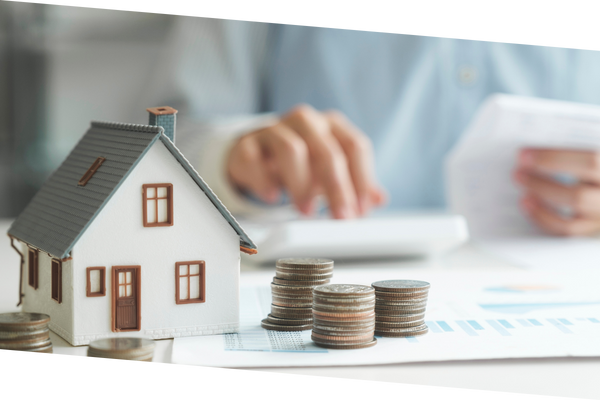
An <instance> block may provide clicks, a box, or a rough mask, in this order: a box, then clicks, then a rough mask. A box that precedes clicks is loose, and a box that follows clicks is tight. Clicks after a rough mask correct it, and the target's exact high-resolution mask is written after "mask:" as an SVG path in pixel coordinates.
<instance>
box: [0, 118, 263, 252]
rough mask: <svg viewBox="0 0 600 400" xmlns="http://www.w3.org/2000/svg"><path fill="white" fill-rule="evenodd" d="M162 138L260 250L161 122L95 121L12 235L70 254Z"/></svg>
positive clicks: (243, 242) (244, 242)
mask: <svg viewBox="0 0 600 400" xmlns="http://www.w3.org/2000/svg"><path fill="white" fill-rule="evenodd" d="M157 140H161V141H162V142H163V143H164V144H165V146H166V147H167V149H169V151H170V152H171V154H173V156H174V157H175V159H177V161H178V162H179V163H180V164H181V166H182V167H183V168H184V169H185V170H186V171H187V173H188V174H189V175H190V176H191V178H192V179H193V180H194V181H195V182H196V184H198V186H199V187H200V189H201V190H202V191H203V192H204V193H205V194H206V196H207V197H208V198H209V199H210V201H211V202H212V204H213V205H214V206H215V207H216V208H217V210H219V212H220V213H221V215H223V217H224V218H225V219H226V220H227V222H228V223H229V224H230V225H231V227H232V228H233V229H234V230H235V231H236V233H237V234H238V236H239V237H240V246H242V247H245V248H248V249H256V245H255V244H254V243H253V242H252V240H251V239H250V238H249V237H248V235H246V233H245V232H244V230H243V229H242V227H241V226H240V225H239V224H238V223H237V221H236V220H235V218H234V217H233V216H232V215H231V213H230V212H229V211H228V210H227V208H225V206H224V205H223V203H221V201H220V200H219V199H218V198H217V196H216V195H215V194H214V193H213V191H212V190H211V189H210V188H209V187H208V185H207V184H206V183H205V182H204V181H203V180H202V178H201V177H200V176H199V175H198V173H197V172H196V170H195V169H194V168H193V167H192V166H191V165H190V163H189V162H188V161H187V160H186V158H185V157H184V156H183V155H182V154H181V152H180V151H179V150H178V149H177V147H175V145H174V144H173V142H171V140H170V139H169V138H168V137H167V136H165V135H164V130H163V128H162V127H160V126H149V125H135V124H120V123H113V122H95V121H94V122H92V124H91V126H90V129H89V130H88V131H87V132H86V134H85V135H84V136H83V138H81V140H80V141H79V143H77V145H76V146H75V148H74V149H73V151H72V152H71V154H69V156H68V157H67V159H66V160H65V161H64V162H63V163H62V164H61V166H60V167H59V168H58V169H57V170H56V171H55V172H54V173H53V174H52V176H50V178H48V180H47V181H46V182H45V183H44V185H43V186H42V188H41V189H40V190H39V191H38V192H37V193H36V195H35V196H34V197H33V199H32V200H31V202H30V203H29V204H28V205H27V207H26V208H25V210H24V211H23V212H22V213H21V215H19V217H18V218H17V219H16V221H15V222H14V223H13V224H12V225H11V227H10V229H9V231H8V234H9V235H11V236H14V237H15V238H17V239H19V240H21V241H23V242H26V243H29V244H30V245H32V246H34V247H37V248H39V249H40V250H43V251H45V252H47V253H50V254H52V255H53V256H55V257H59V258H65V257H67V256H68V254H69V252H70V251H71V249H72V248H73V246H74V245H75V243H76V242H77V240H78V239H79V238H80V237H81V236H82V235H83V233H84V232H85V230H86V229H87V227H88V226H90V224H91V223H92V221H93V220H94V218H95V217H96V216H97V215H98V214H99V213H100V211H101V210H102V208H103V207H104V205H105V204H107V203H108V201H110V198H111V197H112V195H113V193H115V191H116V190H117V189H118V188H119V186H120V185H121V183H123V181H125V179H126V178H127V176H128V175H129V173H130V172H131V171H132V170H133V169H134V168H135V166H136V165H137V163H138V162H139V161H140V159H141V158H142V156H143V155H144V154H146V152H147V151H148V150H149V149H150V147H151V146H152V144H154V143H155V142H156V141H157ZM98 157H104V158H106V161H104V163H103V164H102V166H101V167H100V168H99V169H98V171H97V172H96V173H95V174H94V175H93V177H92V179H90V181H89V182H88V183H87V184H86V185H85V186H78V184H77V182H78V181H79V179H80V178H81V177H82V176H83V174H84V173H85V172H86V171H87V169H88V168H89V167H90V165H92V163H93V162H94V160H96V159H97V158H98Z"/></svg>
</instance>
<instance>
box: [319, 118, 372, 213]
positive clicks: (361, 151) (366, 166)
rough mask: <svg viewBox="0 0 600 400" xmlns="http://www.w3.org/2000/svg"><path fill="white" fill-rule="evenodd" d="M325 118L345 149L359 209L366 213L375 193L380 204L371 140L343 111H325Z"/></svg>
mask: <svg viewBox="0 0 600 400" xmlns="http://www.w3.org/2000/svg"><path fill="white" fill-rule="evenodd" d="M325 118H327V121H328V122H329V126H330V127H331V133H332V134H333V136H334V137H335V138H336V139H337V140H338V142H339V143H340V145H341V147H342V149H343V150H344V153H345V155H346V158H347V160H348V168H349V171H350V176H351V179H352V183H353V184H354V189H355V191H356V198H357V200H358V210H359V213H360V214H361V215H365V214H366V213H367V212H368V211H369V209H370V208H371V207H372V205H373V204H372V197H373V195H375V200H376V202H375V205H378V202H379V200H380V198H379V197H380V196H379V195H380V193H379V192H380V191H379V185H378V183H377V182H376V180H375V173H374V166H373V148H372V145H371V141H370V140H369V138H368V137H367V136H366V135H365V134H364V133H362V132H361V131H360V130H359V129H358V128H357V127H355V126H354V125H353V124H352V123H351V122H350V121H349V120H348V119H347V118H346V117H345V116H344V115H343V114H342V113H340V112H337V111H329V112H327V113H325Z"/></svg>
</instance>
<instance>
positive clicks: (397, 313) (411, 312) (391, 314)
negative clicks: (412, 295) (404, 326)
mask: <svg viewBox="0 0 600 400" xmlns="http://www.w3.org/2000/svg"><path fill="white" fill-rule="evenodd" d="M424 312H425V307H423V308H416V309H412V308H410V309H407V310H396V309H393V310H382V309H378V308H375V314H376V315H377V317H378V318H379V316H387V317H403V316H411V315H414V314H422V313H424Z"/></svg>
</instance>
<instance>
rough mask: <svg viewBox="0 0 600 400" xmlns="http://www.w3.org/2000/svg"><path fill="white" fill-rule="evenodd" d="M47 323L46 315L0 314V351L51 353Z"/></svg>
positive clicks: (48, 320) (48, 319)
mask: <svg viewBox="0 0 600 400" xmlns="http://www.w3.org/2000/svg"><path fill="white" fill-rule="evenodd" d="M49 322H50V317H49V316H48V315H46V314H37V313H26V312H18V313H6V314H0V349H3V350H24V351H35V352H38V353H52V342H50V331H49V330H48V323H49Z"/></svg>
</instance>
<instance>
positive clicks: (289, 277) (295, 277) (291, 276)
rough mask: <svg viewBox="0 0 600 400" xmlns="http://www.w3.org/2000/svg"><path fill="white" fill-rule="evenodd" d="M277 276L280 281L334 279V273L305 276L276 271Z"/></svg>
mask: <svg viewBox="0 0 600 400" xmlns="http://www.w3.org/2000/svg"><path fill="white" fill-rule="evenodd" d="M275 276H276V277H277V278H280V279H286V280H289V281H321V280H323V279H330V278H331V277H333V274H332V273H329V274H318V275H304V274H288V273H286V272H280V271H275Z"/></svg>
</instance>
